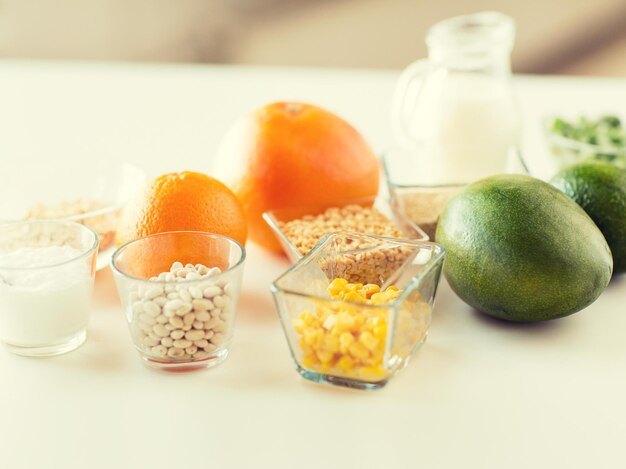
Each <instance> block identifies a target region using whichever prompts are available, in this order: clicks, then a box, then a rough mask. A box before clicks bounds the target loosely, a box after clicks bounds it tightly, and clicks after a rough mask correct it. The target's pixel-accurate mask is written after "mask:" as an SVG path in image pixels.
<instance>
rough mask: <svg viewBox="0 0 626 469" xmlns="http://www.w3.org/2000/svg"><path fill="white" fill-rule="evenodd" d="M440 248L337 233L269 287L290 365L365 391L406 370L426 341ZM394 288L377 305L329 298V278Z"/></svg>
mask: <svg viewBox="0 0 626 469" xmlns="http://www.w3.org/2000/svg"><path fill="white" fill-rule="evenodd" d="M444 257H445V253H444V249H443V248H442V247H441V246H440V245H438V244H435V243H431V242H427V241H412V240H401V239H390V238H383V237H378V236H367V235H363V234H359V233H350V232H338V233H333V234H331V235H327V236H324V237H323V238H322V240H321V241H320V242H319V244H318V245H317V246H316V247H315V248H314V249H313V250H312V251H311V252H309V253H308V254H307V255H306V256H304V257H303V258H302V259H300V260H299V261H298V262H297V263H296V264H295V265H294V266H292V267H291V268H290V269H289V270H288V271H287V272H285V273H284V274H283V275H282V276H281V277H279V278H278V279H277V280H276V281H275V282H274V283H273V284H272V294H273V296H274V301H275V303H276V307H277V309H278V314H279V316H280V321H281V324H282V326H283V330H284V333H285V336H286V338H287V342H288V344H289V348H290V351H291V355H292V357H293V360H294V362H295V366H296V370H297V371H298V373H300V375H301V376H302V377H304V378H305V379H308V380H311V381H314V382H317V383H327V384H333V385H338V386H345V387H349V388H355V389H364V390H372V389H378V388H381V387H383V386H384V385H385V384H386V383H387V382H388V381H389V380H390V379H391V377H392V376H393V375H394V374H395V373H396V372H397V371H398V370H400V369H402V368H403V367H405V366H406V365H407V364H408V363H409V361H410V359H411V357H412V356H413V355H414V354H415V352H416V351H417V350H418V349H419V348H420V346H421V345H422V344H423V343H424V341H425V340H426V337H427V334H428V329H429V326H430V321H431V314H432V309H433V307H434V304H435V296H436V293H437V287H438V285H439V278H440V276H441V269H442V266H443V261H444ZM346 273H350V274H351V275H352V278H351V279H349V281H350V282H358V281H360V282H359V283H362V284H366V283H374V284H376V285H377V286H378V287H376V288H380V290H381V291H383V290H385V289H387V287H390V286H394V287H396V288H397V289H398V290H399V295H398V296H397V297H396V298H395V299H394V300H393V301H391V302H388V303H384V304H367V303H363V302H357V301H351V300H345V299H339V298H335V297H332V296H331V294H330V293H329V290H328V288H329V285H330V284H331V282H333V280H334V279H336V278H346V276H347V275H346Z"/></svg>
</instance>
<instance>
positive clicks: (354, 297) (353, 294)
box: [343, 291, 363, 301]
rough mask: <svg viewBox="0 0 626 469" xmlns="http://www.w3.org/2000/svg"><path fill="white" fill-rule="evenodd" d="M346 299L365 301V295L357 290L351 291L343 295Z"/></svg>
mask: <svg viewBox="0 0 626 469" xmlns="http://www.w3.org/2000/svg"><path fill="white" fill-rule="evenodd" d="M343 299H344V300H345V301H363V296H361V295H360V294H359V292H356V291H349V292H348V293H346V294H345V295H344V296H343Z"/></svg>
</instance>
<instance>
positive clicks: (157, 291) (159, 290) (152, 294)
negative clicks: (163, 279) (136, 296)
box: [144, 286, 163, 300]
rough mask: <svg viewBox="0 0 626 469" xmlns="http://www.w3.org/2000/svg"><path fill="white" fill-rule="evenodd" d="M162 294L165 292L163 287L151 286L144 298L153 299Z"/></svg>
mask: <svg viewBox="0 0 626 469" xmlns="http://www.w3.org/2000/svg"><path fill="white" fill-rule="evenodd" d="M162 294H163V287H160V286H157V287H151V288H149V289H148V290H147V291H146V294H145V295H144V298H145V299H146V300H151V299H153V298H156V297H157V296H161V295H162Z"/></svg>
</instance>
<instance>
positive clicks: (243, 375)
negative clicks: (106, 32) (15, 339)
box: [0, 61, 626, 469]
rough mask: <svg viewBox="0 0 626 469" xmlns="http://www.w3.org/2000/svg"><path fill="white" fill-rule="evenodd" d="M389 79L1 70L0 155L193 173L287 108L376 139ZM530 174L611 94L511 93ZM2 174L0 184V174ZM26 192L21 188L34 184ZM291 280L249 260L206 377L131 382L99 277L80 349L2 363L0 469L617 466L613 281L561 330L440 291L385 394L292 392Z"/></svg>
mask: <svg viewBox="0 0 626 469" xmlns="http://www.w3.org/2000/svg"><path fill="white" fill-rule="evenodd" d="M396 78H397V73H393V72H384V71H383V72H381V71H345V70H303V69H300V70H294V69H272V68H267V69H266V68H223V67H201V66H197V67H196V66H188V67H187V66H132V65H115V64H88V63H83V64H55V63H45V62H40V63H27V62H14V61H4V62H0V158H2V159H3V160H8V161H17V160H20V159H22V160H31V161H38V160H43V159H48V158H58V159H64V158H68V159H70V160H72V159H85V158H94V159H95V158H100V157H107V158H111V159H112V160H115V159H120V160H122V159H126V160H128V161H131V162H133V163H135V164H137V165H141V166H142V167H144V168H145V169H146V170H147V171H148V172H149V173H150V174H151V175H156V174H158V173H161V172H165V171H170V170H180V169H194V170H203V171H207V172H208V171H210V168H211V156H212V154H213V152H214V150H215V149H216V148H217V145H218V143H219V138H220V136H221V135H222V134H223V133H224V132H225V130H226V129H227V128H228V126H229V125H230V124H231V123H232V121H233V120H234V119H235V118H236V117H237V116H238V115H240V114H241V113H243V112H245V111H248V110H251V109H253V108H255V107H257V106H260V105H262V104H264V103H266V102H269V101H273V100H279V99H281V100H284V99H295V100H304V101H309V102H312V103H316V104H319V105H321V106H324V107H327V108H329V109H331V110H333V111H336V112H338V113H339V114H341V115H342V116H344V117H345V118H347V119H348V120H349V121H351V122H353V123H354V124H355V125H356V127H358V128H359V129H360V130H361V131H362V132H363V133H364V134H365V135H366V137H367V138H368V139H369V141H370V142H371V143H372V145H373V146H374V147H375V148H376V149H377V150H379V151H383V150H384V149H385V148H386V147H388V146H389V145H390V143H391V131H390V128H389V124H388V115H389V103H390V97H391V94H392V91H393V86H394V81H395V79H396ZM516 85H517V90H518V95H519V98H520V103H521V105H522V109H523V112H524V117H525V123H526V128H525V130H526V131H525V141H524V150H525V156H526V159H527V160H528V162H529V164H530V166H531V170H532V171H533V172H534V173H535V174H537V175H539V176H542V177H549V176H550V174H549V173H550V172H551V169H550V167H549V165H548V164H547V163H546V162H545V148H544V147H543V142H542V141H541V135H540V133H539V122H540V119H541V117H542V116H543V115H545V114H548V113H551V112H558V113H565V114H568V113H578V112H588V113H594V112H602V111H611V112H620V113H621V114H622V115H624V114H626V109H625V108H624V106H625V104H624V103H626V80H600V79H594V80H591V79H571V78H538V77H517V78H516ZM1 177H9V175H6V174H5V175H0V178H1ZM24 190H25V191H26V190H33V191H36V190H37V187H25V188H24ZM287 266H288V264H287V262H286V261H285V260H283V259H281V258H277V257H273V256H271V255H268V254H266V253H264V252H262V251H260V250H259V249H257V248H255V247H254V246H253V245H249V258H248V261H247V265H246V272H245V278H244V291H243V295H242V298H241V303H240V308H239V313H238V318H237V324H236V331H235V340H234V343H233V346H232V351H231V355H230V357H229V358H228V360H227V361H226V362H225V363H224V364H223V365H221V366H219V367H217V368H215V369H213V370H209V371H203V372H197V373H190V374H177V375H173V374H166V373H159V372H155V371H152V370H149V369H147V368H145V367H144V366H143V365H142V363H141V361H140V360H139V358H138V356H137V354H136V352H135V351H134V350H133V348H132V347H131V342H130V337H129V334H128V331H127V326H126V323H125V319H124V316H123V314H122V311H121V307H120V304H119V302H118V299H117V294H116V291H115V287H114V285H113V281H112V278H111V273H110V271H109V270H108V269H107V270H105V271H102V272H100V273H98V275H97V280H96V291H95V304H94V309H93V314H92V320H91V324H90V326H89V330H88V334H89V335H88V339H87V342H86V343H85V345H83V347H81V348H80V349H79V350H77V351H75V352H73V353H70V354H68V355H65V356H60V357H55V358H47V359H27V358H22V357H18V356H13V355H11V354H10V353H9V352H6V351H2V350H0V372H1V374H2V378H1V381H0V383H1V385H0V429H1V430H0V467H2V468H7V469H17V468H57V467H58V468H112V467H119V468H122V467H132V468H143V467H146V468H148V467H150V468H171V467H179V468H186V467H192V466H198V467H216V468H217V467H219V468H222V467H224V468H231V467H233V468H239V467H275V468H317V467H340V468H353V467H354V468H357V467H358V468H385V469H387V468H418V467H419V468H461V467H464V468H506V469H517V468H561V467H567V468H570V469H575V468H618V467H625V465H626V450H625V446H624V441H625V438H626V307H625V304H626V278H624V277H622V278H616V279H614V280H613V281H612V283H611V285H610V286H609V288H608V289H607V290H606V291H605V292H604V293H603V295H602V296H601V297H600V299H599V300H598V301H597V302H596V303H594V304H593V305H591V306H590V307H588V308H587V309H586V310H584V311H582V312H580V313H578V314H576V315H574V316H571V317H569V318H566V319H562V320H559V321H555V322H551V323H546V324H537V325H507V324H505V323H502V322H497V321H494V320H490V319H487V318H485V317H484V316H482V315H479V314H477V313H474V312H473V311H472V310H471V309H470V308H469V307H467V306H465V305H464V304H463V303H462V302H461V301H460V300H459V299H458V298H456V297H455V295H454V294H453V293H452V292H451V291H450V289H449V288H448V286H447V285H446V284H445V282H444V283H443V284H442V287H441V289H440V293H439V296H438V302H437V306H436V310H435V314H434V319H433V324H432V328H431V334H430V337H429V340H428V342H427V344H426V345H425V346H424V347H423V348H422V350H421V351H420V352H419V353H418V355H417V356H416V358H415V359H414V361H413V362H412V363H411V364H410V366H409V367H408V368H407V369H405V370H404V371H402V372H401V373H399V374H398V375H397V376H396V377H395V378H394V380H392V382H391V383H390V384H389V385H388V386H387V387H386V388H384V389H383V390H381V391H378V392H371V393H365V392H356V391H348V390H343V389H335V388H331V387H323V386H319V385H314V384H311V383H308V382H306V381H304V380H303V379H301V378H300V377H299V376H298V375H297V373H296V372H295V371H294V369H293V365H292V362H291V357H290V356H289V353H288V350H287V345H286V342H285V340H284V338H283V333H282V331H281V329H280V326H279V323H278V319H277V316H276V313H275V311H274V306H273V303H272V299H271V296H270V293H269V290H268V288H269V284H270V281H271V280H272V279H274V278H275V277H276V276H277V275H278V274H280V273H281V272H282V271H283V270H284V269H286V268H287Z"/></svg>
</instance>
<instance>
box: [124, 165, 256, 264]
mask: <svg viewBox="0 0 626 469" xmlns="http://www.w3.org/2000/svg"><path fill="white" fill-rule="evenodd" d="M166 231H207V232H211V233H218V234H222V235H225V236H229V237H231V238H233V239H235V240H236V241H238V242H239V243H241V244H245V242H246V237H247V225H246V219H245V213H244V211H243V208H242V206H241V204H240V202H239V200H238V199H237V197H236V196H235V194H233V192H232V191H231V190H230V189H229V188H228V187H226V186H225V185H224V184H222V183H221V182H220V181H218V180H217V179H215V178H212V177H210V176H207V175H206V174H202V173H194V172H188V171H185V172H181V173H169V174H164V175H162V176H159V177H158V178H156V179H154V180H153V181H152V182H151V183H150V184H149V185H148V186H147V187H146V189H145V190H144V191H143V192H142V193H141V194H139V196H138V197H136V198H135V199H134V200H133V201H131V202H130V203H128V205H127V206H126V207H125V208H124V211H123V213H122V216H121V219H120V223H119V226H118V230H117V236H116V242H117V244H118V245H121V244H124V243H126V242H128V241H132V240H134V239H137V238H141V237H144V236H148V235H151V234H156V233H163V232H166ZM182 244H184V243H182ZM182 244H181V243H179V245H178V246H177V247H176V248H175V249H174V248H173V247H172V248H171V249H168V252H163V253H162V256H161V257H163V258H165V257H167V260H166V261H164V262H160V261H159V262H158V264H159V265H158V267H156V264H157V263H156V260H155V261H154V262H152V264H153V265H151V266H146V269H147V270H149V271H150V272H151V275H154V274H155V273H159V271H158V269H162V270H160V271H161V272H162V271H163V270H168V269H169V266H170V265H171V263H172V262H174V261H176V260H178V261H181V262H184V263H194V264H195V263H198V262H202V261H201V260H198V258H197V256H195V255H192V253H193V252H195V251H197V249H196V248H197V247H191V246H190V247H188V248H186V247H185V246H183V245H182ZM172 251H175V252H172ZM168 263H169V265H167V264H168ZM161 264H163V265H161Z"/></svg>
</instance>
